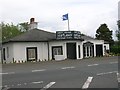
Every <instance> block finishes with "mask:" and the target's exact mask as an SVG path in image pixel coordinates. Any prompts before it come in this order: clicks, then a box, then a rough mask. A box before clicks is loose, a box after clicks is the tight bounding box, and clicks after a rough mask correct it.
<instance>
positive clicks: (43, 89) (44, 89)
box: [41, 82, 56, 90]
mask: <svg viewBox="0 0 120 90" xmlns="http://www.w3.org/2000/svg"><path fill="white" fill-rule="evenodd" d="M55 83H56V82H50V83H49V84H47V85H46V86H45V87H43V88H42V89H41V90H46V89H48V88H50V87H51V86H52V85H53V84H55Z"/></svg>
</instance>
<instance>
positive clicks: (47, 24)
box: [0, 0, 119, 40]
mask: <svg viewBox="0 0 120 90" xmlns="http://www.w3.org/2000/svg"><path fill="white" fill-rule="evenodd" d="M118 2H119V0H0V9H1V10H0V15H1V18H0V21H2V22H5V23H11V22H12V23H13V24H15V25H16V24H18V23H22V22H29V20H30V18H35V21H36V22H38V28H39V29H43V30H46V31H50V32H56V31H67V30H68V23H67V21H63V20H62V15H64V14H66V13H68V16H69V25H70V30H75V31H80V32H81V33H84V34H86V35H89V36H92V37H95V33H96V30H97V29H98V28H99V26H100V25H101V24H104V23H106V24H107V25H108V28H109V29H110V30H112V31H113V38H114V39H115V40H116V37H115V31H116V30H117V29H118V28H117V20H118Z"/></svg>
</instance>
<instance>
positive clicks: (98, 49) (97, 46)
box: [96, 45, 103, 56]
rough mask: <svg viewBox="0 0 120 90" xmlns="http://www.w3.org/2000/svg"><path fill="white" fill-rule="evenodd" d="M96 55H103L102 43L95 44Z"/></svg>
mask: <svg viewBox="0 0 120 90" xmlns="http://www.w3.org/2000/svg"><path fill="white" fill-rule="evenodd" d="M96 56H103V47H102V45H96Z"/></svg>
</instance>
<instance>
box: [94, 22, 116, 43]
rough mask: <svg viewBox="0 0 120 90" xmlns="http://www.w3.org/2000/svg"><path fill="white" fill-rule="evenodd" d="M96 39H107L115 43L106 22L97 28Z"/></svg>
mask: <svg viewBox="0 0 120 90" xmlns="http://www.w3.org/2000/svg"><path fill="white" fill-rule="evenodd" d="M96 39H99V40H105V41H108V42H109V43H110V45H113V42H114V41H113V39H112V31H110V30H109V28H108V27H107V25H106V24H101V26H100V27H99V28H98V29H97V30H96Z"/></svg>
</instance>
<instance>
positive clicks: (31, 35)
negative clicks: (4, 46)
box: [3, 29, 56, 43]
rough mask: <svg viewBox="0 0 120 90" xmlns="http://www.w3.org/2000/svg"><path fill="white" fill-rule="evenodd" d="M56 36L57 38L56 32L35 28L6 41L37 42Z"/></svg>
mask: <svg viewBox="0 0 120 90" xmlns="http://www.w3.org/2000/svg"><path fill="white" fill-rule="evenodd" d="M55 38H56V34H55V33H52V32H48V31H44V30H40V29H33V30H30V31H27V32H25V33H23V34H21V35H19V36H16V37H14V38H12V39H9V40H7V41H5V42H37V41H49V40H52V39H55ZM3 43H4V42H3Z"/></svg>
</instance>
